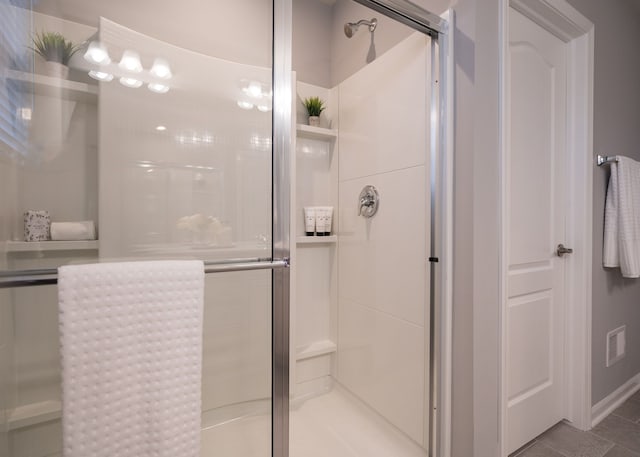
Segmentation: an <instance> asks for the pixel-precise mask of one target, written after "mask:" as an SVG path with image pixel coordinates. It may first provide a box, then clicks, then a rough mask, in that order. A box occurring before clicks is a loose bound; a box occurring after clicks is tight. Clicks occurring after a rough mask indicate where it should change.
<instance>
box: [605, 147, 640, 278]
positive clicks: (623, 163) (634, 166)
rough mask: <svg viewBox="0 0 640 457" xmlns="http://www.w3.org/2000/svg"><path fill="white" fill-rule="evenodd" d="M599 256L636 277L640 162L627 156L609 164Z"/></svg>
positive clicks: (638, 266)
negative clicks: (602, 241) (609, 172)
mask: <svg viewBox="0 0 640 457" xmlns="http://www.w3.org/2000/svg"><path fill="white" fill-rule="evenodd" d="M602 260H603V265H604V266H605V267H613V268H615V267H620V271H621V272H622V276H624V277H625V278H638V277H640V162H636V161H635V160H633V159H630V158H628V157H622V156H618V157H617V162H613V163H612V164H611V177H610V178H609V187H608V189H607V200H606V205H605V217H604V247H603V255H602Z"/></svg>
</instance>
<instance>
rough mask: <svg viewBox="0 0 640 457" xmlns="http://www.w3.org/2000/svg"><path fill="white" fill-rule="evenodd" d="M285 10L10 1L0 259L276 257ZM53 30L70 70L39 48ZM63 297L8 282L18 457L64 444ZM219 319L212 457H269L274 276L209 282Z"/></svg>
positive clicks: (4, 323) (12, 454)
mask: <svg viewBox="0 0 640 457" xmlns="http://www.w3.org/2000/svg"><path fill="white" fill-rule="evenodd" d="M271 17H272V2H271V1H267V0H238V1H234V2H213V3H212V2H204V3H203V2H199V1H196V0H186V1H183V2H173V1H167V0H162V1H148V0H145V1H137V2H121V1H112V2H101V1H97V0H89V1H77V0H40V1H30V0H0V270H3V271H13V270H29V269H42V268H56V267H58V266H60V265H65V264H82V263H94V262H109V261H115V260H118V261H128V260H153V259H182V258H185V259H201V260H204V261H215V262H218V261H220V262H225V261H230V260H234V259H251V260H255V259H258V258H262V259H264V258H270V257H271V250H272V242H271V233H272V230H271V226H272V220H271V214H272V205H271V194H272V182H271V176H272V173H271V163H272V162H271V161H272V145H271V137H272V134H271V131H272V121H271V110H272V82H271V73H272V71H271V61H272V35H273V33H272V20H271ZM54 33H57V34H60V37H63V38H64V39H65V40H67V41H70V42H71V43H72V44H73V45H74V46H75V47H76V48H77V51H76V52H75V53H74V54H73V55H72V56H71V57H70V58H69V59H68V61H67V59H64V60H65V61H64V62H63V63H64V64H66V65H61V64H59V63H53V62H51V60H56V58H55V57H52V53H51V52H48V51H46V50H42V51H43V52H42V54H44V55H46V56H47V57H48V58H49V61H47V60H46V58H45V57H44V56H41V55H40V54H38V52H34V50H32V48H36V49H37V48H38V44H37V43H36V42H37V41H38V40H40V39H51V38H53V36H52V35H51V34H54ZM53 54H55V52H54V53H53ZM25 213H27V216H26V218H25ZM25 220H26V222H25ZM57 300H58V298H57V287H56V286H38V287H24V288H17V289H11V290H7V289H5V290H0V455H2V456H4V455H8V456H9V457H24V456H30V457H45V456H58V455H61V449H62V448H61V443H62V435H61V433H62V432H61V426H60V415H61V411H60V409H61V407H60V405H61V402H60V392H61V388H60V387H61V386H60V380H61V369H60V356H61V354H60V351H59V342H58V341H59V335H58V308H57ZM203 326H204V333H203V345H204V347H203V348H204V349H203V376H202V427H203V429H202V455H247V456H254V455H256V456H257V455H265V456H266V455H269V454H270V449H271V420H270V417H271V272H270V271H254V272H238V273H225V274H212V275H207V277H206V287H205V312H204V324H203ZM4 425H6V427H5V426H4ZM249 435H250V436H251V440H248V439H247V436H249Z"/></svg>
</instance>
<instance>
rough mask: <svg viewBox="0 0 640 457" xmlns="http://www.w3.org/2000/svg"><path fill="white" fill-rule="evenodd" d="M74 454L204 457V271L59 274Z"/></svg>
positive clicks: (198, 267) (164, 268) (105, 268)
mask: <svg viewBox="0 0 640 457" xmlns="http://www.w3.org/2000/svg"><path fill="white" fill-rule="evenodd" d="M58 294H59V304H60V315H59V324H60V340H61V354H62V411H63V412H62V424H63V443H64V456H65V457H87V456H92V457H114V456H117V457H151V456H154V457H177V456H180V457H198V456H199V455H200V415H201V405H200V398H201V389H200V387H201V386H200V382H201V381H200V376H201V372H202V316H203V310H202V306H203V295H204V265H203V263H202V262H200V261H157V262H125V263H102V264H93V265H72V266H63V267H61V268H59V270H58Z"/></svg>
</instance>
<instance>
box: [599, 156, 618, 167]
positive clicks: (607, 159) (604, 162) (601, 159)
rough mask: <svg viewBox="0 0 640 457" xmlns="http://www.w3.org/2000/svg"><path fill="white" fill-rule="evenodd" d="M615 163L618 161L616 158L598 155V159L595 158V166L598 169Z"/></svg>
mask: <svg viewBox="0 0 640 457" xmlns="http://www.w3.org/2000/svg"><path fill="white" fill-rule="evenodd" d="M617 161H618V158H617V157H616V156H603V155H600V154H598V157H596V164H597V165H598V166H599V167H601V166H602V165H607V164H610V163H614V162H617Z"/></svg>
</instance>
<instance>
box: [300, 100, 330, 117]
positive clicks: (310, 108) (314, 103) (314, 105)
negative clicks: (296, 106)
mask: <svg viewBox="0 0 640 457" xmlns="http://www.w3.org/2000/svg"><path fill="white" fill-rule="evenodd" d="M302 104H303V105H304V107H305V108H306V109H307V113H308V114H309V116H320V113H322V112H323V111H324V109H325V108H326V106H324V102H323V101H322V100H321V99H320V97H309V98H305V99H304V100H303V101H302Z"/></svg>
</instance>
